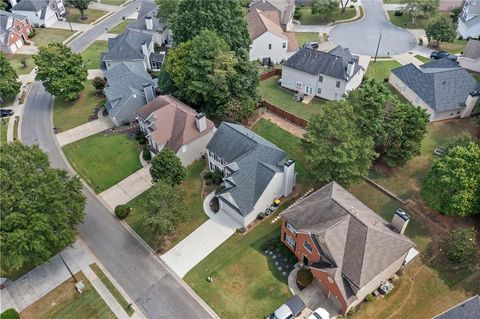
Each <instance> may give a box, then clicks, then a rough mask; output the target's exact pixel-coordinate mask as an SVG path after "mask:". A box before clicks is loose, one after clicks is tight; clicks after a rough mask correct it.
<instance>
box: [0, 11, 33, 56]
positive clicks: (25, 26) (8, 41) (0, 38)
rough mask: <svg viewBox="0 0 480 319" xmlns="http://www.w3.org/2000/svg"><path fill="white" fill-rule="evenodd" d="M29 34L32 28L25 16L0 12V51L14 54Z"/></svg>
mask: <svg viewBox="0 0 480 319" xmlns="http://www.w3.org/2000/svg"><path fill="white" fill-rule="evenodd" d="M31 32H32V26H31V25H30V22H29V21H28V18H27V17H26V16H22V15H18V14H15V13H10V12H7V11H0V51H2V52H5V53H15V52H16V51H17V50H18V49H20V48H21V47H22V46H23V44H24V43H25V42H26V41H27V39H28V36H29V35H30V33H31Z"/></svg>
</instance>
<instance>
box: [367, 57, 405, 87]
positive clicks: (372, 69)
mask: <svg viewBox="0 0 480 319" xmlns="http://www.w3.org/2000/svg"><path fill="white" fill-rule="evenodd" d="M399 66H402V65H401V64H400V63H399V62H397V61H395V60H388V61H382V60H377V62H375V63H373V61H371V62H370V63H369V64H368V68H367V72H366V73H365V76H366V77H367V78H369V79H372V78H373V79H376V80H378V81H380V82H383V81H384V80H385V79H388V78H389V77H390V71H392V69H395V68H398V67H399Z"/></svg>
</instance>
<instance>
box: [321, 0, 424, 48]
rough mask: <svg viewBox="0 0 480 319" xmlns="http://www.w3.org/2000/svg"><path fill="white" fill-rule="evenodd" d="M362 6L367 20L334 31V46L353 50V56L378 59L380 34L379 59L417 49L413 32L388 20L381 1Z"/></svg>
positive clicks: (372, 1)
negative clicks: (359, 55) (367, 56)
mask: <svg viewBox="0 0 480 319" xmlns="http://www.w3.org/2000/svg"><path fill="white" fill-rule="evenodd" d="M362 4H363V7H364V10H365V17H364V18H363V19H361V20H358V21H356V22H352V23H345V24H340V25H338V26H336V27H335V28H333V29H332V31H331V32H330V41H331V42H333V43H334V44H336V45H341V46H342V47H346V48H349V49H350V50H351V51H352V52H353V53H356V54H363V55H369V56H374V55H375V50H376V48H377V44H378V40H379V37H380V33H382V40H381V42H380V47H379V50H378V55H379V56H388V55H395V54H400V53H403V52H406V51H409V50H411V49H412V48H414V47H415V46H416V44H417V40H416V39H415V37H414V36H413V35H412V34H411V33H410V32H408V31H406V30H403V29H401V28H399V27H397V26H395V25H393V24H392V23H391V22H390V20H388V18H387V15H386V13H385V11H384V9H383V4H382V1H381V0H363V1H362Z"/></svg>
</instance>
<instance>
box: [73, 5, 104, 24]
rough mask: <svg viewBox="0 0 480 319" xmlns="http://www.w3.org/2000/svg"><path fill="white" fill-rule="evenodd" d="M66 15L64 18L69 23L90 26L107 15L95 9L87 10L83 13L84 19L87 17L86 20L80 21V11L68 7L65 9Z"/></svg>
mask: <svg viewBox="0 0 480 319" xmlns="http://www.w3.org/2000/svg"><path fill="white" fill-rule="evenodd" d="M67 11H68V15H67V16H66V19H67V20H68V21H69V22H72V23H85V24H90V23H93V22H95V21H97V20H98V19H99V18H101V17H103V16H104V15H105V14H107V11H102V10H97V9H87V10H85V11H84V12H83V13H84V15H85V17H87V19H86V20H82V19H80V18H81V15H80V10H78V9H76V8H72V7H69V8H67Z"/></svg>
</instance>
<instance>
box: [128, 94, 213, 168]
mask: <svg viewBox="0 0 480 319" xmlns="http://www.w3.org/2000/svg"><path fill="white" fill-rule="evenodd" d="M137 119H138V124H139V126H140V130H141V131H142V132H143V133H144V134H145V137H146V138H147V139H148V146H149V148H150V150H152V151H153V152H154V153H158V152H160V151H162V150H163V149H164V148H166V149H169V150H171V151H173V152H174V153H175V154H176V155H177V157H178V158H179V159H180V160H181V161H182V164H183V165H184V166H188V165H190V164H192V163H193V162H194V161H195V160H197V159H199V158H200V157H201V156H202V155H203V154H205V152H206V151H205V148H206V146H207V144H208V142H209V141H210V140H211V139H212V136H213V133H214V132H215V125H214V124H213V122H212V121H210V120H209V119H207V117H206V116H205V114H204V113H197V112H196V111H195V110H194V109H192V108H191V107H189V106H188V105H186V104H184V103H182V102H181V101H179V100H177V99H176V98H175V97H173V96H171V95H162V96H158V97H157V98H156V99H154V100H153V101H151V102H149V103H147V104H146V105H144V106H143V107H141V108H140V109H139V110H138V111H137Z"/></svg>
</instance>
